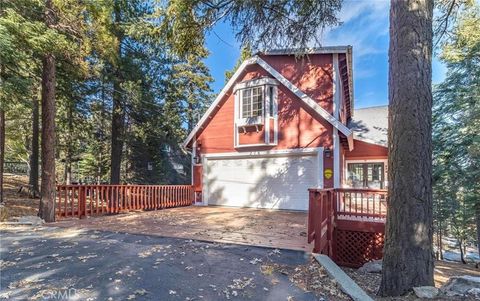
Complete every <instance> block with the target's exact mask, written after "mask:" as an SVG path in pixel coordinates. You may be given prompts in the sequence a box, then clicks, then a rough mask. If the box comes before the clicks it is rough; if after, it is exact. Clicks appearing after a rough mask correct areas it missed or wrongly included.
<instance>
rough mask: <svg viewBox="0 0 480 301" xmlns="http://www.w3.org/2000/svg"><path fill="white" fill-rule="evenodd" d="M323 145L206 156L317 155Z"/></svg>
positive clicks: (207, 156)
mask: <svg viewBox="0 0 480 301" xmlns="http://www.w3.org/2000/svg"><path fill="white" fill-rule="evenodd" d="M322 150H323V147H309V148H291V149H279V150H266V151H251V152H241V153H238V152H233V153H232V152H230V153H210V154H205V155H204V156H205V158H208V159H223V158H252V157H276V156H279V157H286V156H298V155H316V154H317V153H318V152H319V151H322Z"/></svg>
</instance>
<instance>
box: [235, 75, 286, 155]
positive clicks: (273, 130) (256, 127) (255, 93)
mask: <svg viewBox="0 0 480 301" xmlns="http://www.w3.org/2000/svg"><path fill="white" fill-rule="evenodd" d="M277 86H278V82H277V81H276V80H275V79H273V78H269V77H261V78H256V79H252V80H248V81H244V82H241V83H238V84H236V85H235V88H234V94H235V110H234V116H235V118H234V128H235V137H234V139H235V140H234V143H235V144H234V145H235V147H251V146H260V145H276V144H277V140H278V134H277V129H278V118H277V93H278V92H277V91H278V88H277ZM240 135H246V136H249V137H250V138H245V139H247V140H248V139H251V140H256V141H255V142H257V143H255V144H251V143H242V142H241V141H242V140H245V139H243V138H242V137H243V136H240ZM254 137H256V138H254ZM251 140H250V141H251ZM259 140H261V141H262V142H260V141H259Z"/></svg>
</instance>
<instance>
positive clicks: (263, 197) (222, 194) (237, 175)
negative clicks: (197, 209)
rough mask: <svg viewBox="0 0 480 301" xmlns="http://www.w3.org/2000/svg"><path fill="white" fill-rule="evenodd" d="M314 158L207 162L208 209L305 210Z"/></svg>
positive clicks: (314, 181) (314, 174)
mask: <svg viewBox="0 0 480 301" xmlns="http://www.w3.org/2000/svg"><path fill="white" fill-rule="evenodd" d="M318 168H319V166H318V162H317V156H316V155H301V156H300V155H297V156H282V157H279V156H276V157H261V158H228V159H225V158H222V159H212V158H209V159H208V160H207V170H206V183H205V184H206V185H205V186H206V187H205V190H206V191H205V192H206V195H205V196H206V200H207V202H208V204H210V205H223V206H236V207H253V208H268V209H291V210H308V188H312V187H317V179H318V174H319V172H318Z"/></svg>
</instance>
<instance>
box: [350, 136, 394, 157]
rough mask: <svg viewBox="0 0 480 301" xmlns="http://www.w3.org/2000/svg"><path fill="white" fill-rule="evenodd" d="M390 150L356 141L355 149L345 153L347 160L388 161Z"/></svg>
mask: <svg viewBox="0 0 480 301" xmlns="http://www.w3.org/2000/svg"><path fill="white" fill-rule="evenodd" d="M387 157H388V148H387V147H384V146H381V145H376V144H372V143H367V142H363V141H360V140H355V141H354V149H353V150H352V151H351V152H349V151H347V152H346V153H345V159H357V160H360V159H372V158H374V159H386V158H387Z"/></svg>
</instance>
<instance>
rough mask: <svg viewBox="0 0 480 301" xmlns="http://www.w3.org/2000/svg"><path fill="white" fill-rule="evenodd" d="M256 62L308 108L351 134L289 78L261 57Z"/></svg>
mask: <svg viewBox="0 0 480 301" xmlns="http://www.w3.org/2000/svg"><path fill="white" fill-rule="evenodd" d="M257 64H259V65H260V66H261V67H262V68H263V69H265V70H267V71H268V72H269V73H270V74H271V75H273V77H275V78H276V79H277V80H278V81H279V82H280V83H281V84H283V85H284V86H285V87H287V88H288V89H289V90H290V91H292V92H293V94H295V95H296V96H297V97H298V98H300V99H301V100H302V101H303V102H304V103H305V104H306V105H307V106H308V107H309V108H311V109H312V110H314V111H315V112H316V113H317V114H318V115H320V116H321V117H322V118H324V119H325V120H327V121H328V122H330V123H331V124H332V125H333V126H334V127H336V128H337V129H338V130H339V131H340V132H341V133H342V134H344V135H345V136H347V137H348V136H351V135H353V133H352V131H351V130H350V129H349V128H347V127H346V126H345V125H344V124H343V123H341V122H340V121H338V120H337V119H336V118H335V117H333V116H332V115H331V114H330V113H328V112H327V111H326V110H325V109H324V108H322V107H321V106H320V105H319V104H317V103H316V102H315V101H314V100H313V99H312V98H311V97H309V96H308V95H307V94H305V93H303V92H302V91H301V90H300V89H298V88H297V87H296V86H295V85H294V84H292V83H291V82H290V81H289V80H287V79H286V78H285V77H284V76H283V75H281V74H280V72H278V71H277V70H275V69H274V68H273V67H272V66H270V65H269V64H268V63H267V62H265V61H264V60H262V59H261V58H258V59H257Z"/></svg>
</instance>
